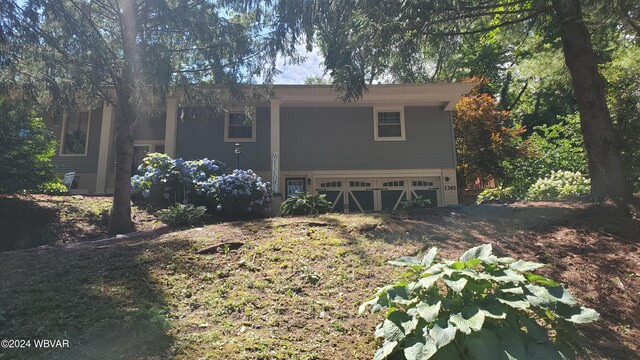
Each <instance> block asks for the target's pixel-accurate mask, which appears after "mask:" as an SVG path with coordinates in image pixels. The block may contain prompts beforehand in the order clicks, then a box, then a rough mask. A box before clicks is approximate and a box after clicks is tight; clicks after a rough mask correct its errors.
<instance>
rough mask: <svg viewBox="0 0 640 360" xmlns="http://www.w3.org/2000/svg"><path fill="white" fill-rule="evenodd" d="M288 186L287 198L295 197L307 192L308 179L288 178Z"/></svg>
mask: <svg viewBox="0 0 640 360" xmlns="http://www.w3.org/2000/svg"><path fill="white" fill-rule="evenodd" d="M285 181H286V184H287V189H286V191H287V193H286V194H285V195H286V197H287V198H289V197H291V196H294V195H295V194H297V193H300V192H303V191H306V187H305V185H306V179H305V178H286V180H285Z"/></svg>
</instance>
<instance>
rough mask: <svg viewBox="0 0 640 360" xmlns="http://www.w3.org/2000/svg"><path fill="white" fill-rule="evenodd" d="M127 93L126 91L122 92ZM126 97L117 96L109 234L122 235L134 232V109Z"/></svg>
mask: <svg viewBox="0 0 640 360" xmlns="http://www.w3.org/2000/svg"><path fill="white" fill-rule="evenodd" d="M124 92H127V91H124ZM129 101H130V100H129V99H127V96H126V95H121V94H119V96H118V104H117V109H118V111H117V114H116V121H117V124H118V129H117V131H116V174H115V187H114V189H113V206H112V207H111V222H110V223H109V232H110V233H112V234H124V233H129V232H132V231H133V230H134V227H133V223H132V222H131V162H132V161H133V124H134V122H135V108H134V107H133V106H132V105H131V104H130V103H129Z"/></svg>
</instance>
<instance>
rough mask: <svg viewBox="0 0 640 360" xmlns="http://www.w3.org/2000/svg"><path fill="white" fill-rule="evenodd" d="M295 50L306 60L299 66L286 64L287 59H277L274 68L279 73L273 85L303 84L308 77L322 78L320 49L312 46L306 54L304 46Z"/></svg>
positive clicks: (322, 68) (299, 46)
mask: <svg viewBox="0 0 640 360" xmlns="http://www.w3.org/2000/svg"><path fill="white" fill-rule="evenodd" d="M297 50H298V53H299V54H300V55H301V56H303V57H305V58H306V60H305V61H304V62H302V63H300V64H287V59H285V58H282V57H279V58H278V60H277V61H276V66H277V67H278V70H280V71H281V73H280V74H279V75H278V76H276V77H275V79H274V83H275V84H304V81H305V80H306V79H307V78H308V77H310V76H323V74H324V67H323V66H322V63H323V61H324V57H323V56H322V54H321V53H320V49H319V48H317V47H315V46H314V47H313V49H311V51H310V52H308V51H307V50H306V49H305V46H304V44H301V45H298V46H297Z"/></svg>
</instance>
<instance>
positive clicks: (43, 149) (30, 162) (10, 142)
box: [0, 98, 58, 193]
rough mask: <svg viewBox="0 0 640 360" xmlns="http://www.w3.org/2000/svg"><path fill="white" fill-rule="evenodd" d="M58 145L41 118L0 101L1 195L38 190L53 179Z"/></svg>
mask: <svg viewBox="0 0 640 360" xmlns="http://www.w3.org/2000/svg"><path fill="white" fill-rule="evenodd" d="M57 144H58V143H57V141H56V139H55V137H54V136H53V134H52V133H51V131H50V130H49V128H47V126H46V125H45V124H44V122H43V121H42V119H40V118H37V117H34V116H33V115H32V114H31V113H30V111H29V110H28V109H27V108H25V107H23V106H18V105H15V104H10V103H9V102H8V101H7V100H5V99H3V98H0V193H16V192H22V191H38V190H39V188H40V187H41V186H42V185H43V184H45V183H46V182H48V181H52V180H55V176H54V174H53V169H54V167H53V162H52V161H51V158H52V156H53V154H54V151H55V148H56V146H57Z"/></svg>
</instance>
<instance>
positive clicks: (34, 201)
mask: <svg viewBox="0 0 640 360" xmlns="http://www.w3.org/2000/svg"><path fill="white" fill-rule="evenodd" d="M111 201H112V198H111V197H105V196H81V195H65V196H49V195H0V251H7V250H14V249H27V248H31V247H36V246H41V245H60V244H64V243H67V242H72V241H84V240H93V239H98V238H101V237H106V236H107V227H108V225H109V211H110V210H111ZM132 213H133V221H134V224H135V226H136V228H137V229H138V230H139V231H150V230H153V229H155V228H160V227H162V225H159V224H156V223H154V220H155V218H154V217H153V216H151V215H149V214H147V213H146V212H145V211H142V210H141V209H138V208H136V207H133V209H132Z"/></svg>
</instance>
